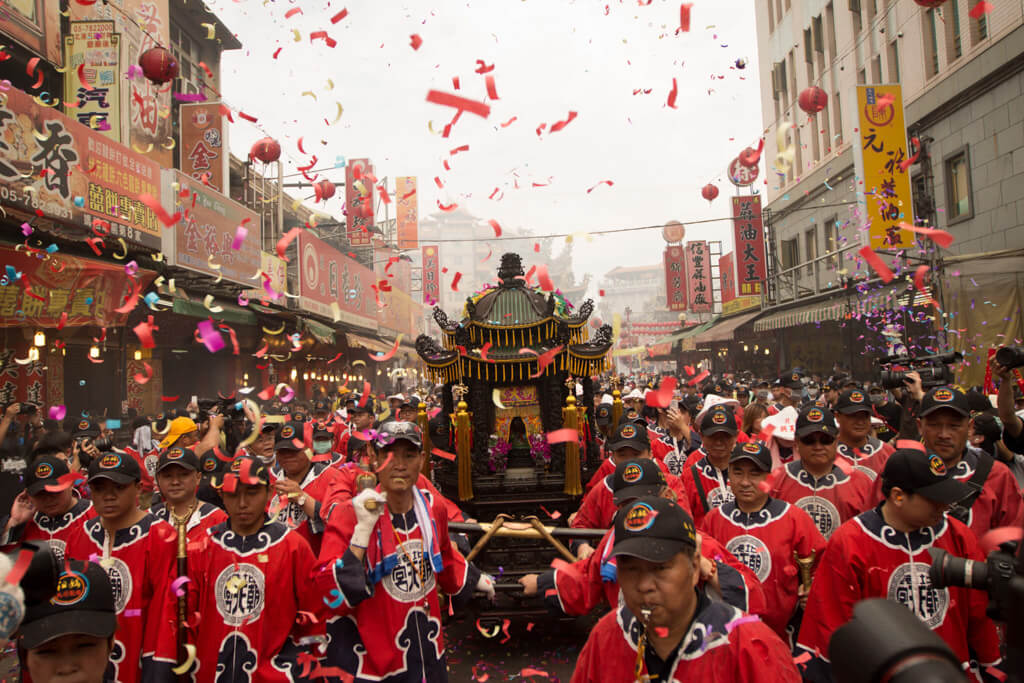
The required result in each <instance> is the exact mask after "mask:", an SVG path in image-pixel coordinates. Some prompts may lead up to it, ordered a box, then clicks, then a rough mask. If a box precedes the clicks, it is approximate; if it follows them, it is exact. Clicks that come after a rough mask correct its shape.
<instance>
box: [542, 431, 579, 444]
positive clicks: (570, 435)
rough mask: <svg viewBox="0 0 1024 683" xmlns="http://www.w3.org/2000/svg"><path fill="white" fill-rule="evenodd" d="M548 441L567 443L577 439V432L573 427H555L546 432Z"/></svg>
mask: <svg viewBox="0 0 1024 683" xmlns="http://www.w3.org/2000/svg"><path fill="white" fill-rule="evenodd" d="M547 437H548V443H568V442H571V441H579V432H577V431H576V430H575V429H571V428H566V429H556V430H554V431H552V432H548V434H547Z"/></svg>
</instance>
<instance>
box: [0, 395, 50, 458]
mask: <svg viewBox="0 0 1024 683" xmlns="http://www.w3.org/2000/svg"><path fill="white" fill-rule="evenodd" d="M22 418H24V419H22ZM12 425H16V429H15V430H14V431H13V432H12V431H11V427H12ZM42 427H43V416H42V414H41V413H40V412H39V408H38V406H36V405H35V404H33V403H12V404H10V405H9V406H7V408H6V410H4V416H3V419H2V420H0V459H2V461H3V462H2V469H3V471H4V472H10V473H11V474H15V475H17V476H21V475H22V474H24V472H25V470H26V469H28V454H29V453H30V452H31V450H32V446H33V445H34V444H35V442H36V439H37V438H38V437H39V436H41V435H42ZM8 437H10V438H8Z"/></svg>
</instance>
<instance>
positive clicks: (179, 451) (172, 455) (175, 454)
mask: <svg viewBox="0 0 1024 683" xmlns="http://www.w3.org/2000/svg"><path fill="white" fill-rule="evenodd" d="M184 456H185V449H183V448H172V449H171V450H169V451H167V459H168V460H181V459H182V458H183V457H184Z"/></svg>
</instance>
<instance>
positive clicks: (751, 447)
mask: <svg viewBox="0 0 1024 683" xmlns="http://www.w3.org/2000/svg"><path fill="white" fill-rule="evenodd" d="M743 452H744V453H750V454H751V455H757V454H758V453H760V452H761V446H759V445H758V444H757V443H755V442H753V441H748V442H746V443H745V444H743Z"/></svg>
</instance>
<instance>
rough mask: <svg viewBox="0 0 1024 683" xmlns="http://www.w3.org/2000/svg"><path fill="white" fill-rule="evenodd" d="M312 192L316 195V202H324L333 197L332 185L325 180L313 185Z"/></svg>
mask: <svg viewBox="0 0 1024 683" xmlns="http://www.w3.org/2000/svg"><path fill="white" fill-rule="evenodd" d="M313 192H314V193H315V194H316V201H318V202H320V201H324V202H326V201H327V200H328V199H330V198H331V197H333V196H334V183H332V182H331V181H330V180H326V179H325V180H321V181H319V182H316V183H313Z"/></svg>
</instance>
